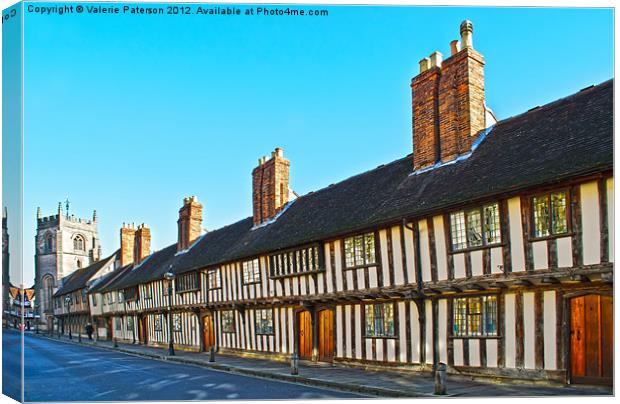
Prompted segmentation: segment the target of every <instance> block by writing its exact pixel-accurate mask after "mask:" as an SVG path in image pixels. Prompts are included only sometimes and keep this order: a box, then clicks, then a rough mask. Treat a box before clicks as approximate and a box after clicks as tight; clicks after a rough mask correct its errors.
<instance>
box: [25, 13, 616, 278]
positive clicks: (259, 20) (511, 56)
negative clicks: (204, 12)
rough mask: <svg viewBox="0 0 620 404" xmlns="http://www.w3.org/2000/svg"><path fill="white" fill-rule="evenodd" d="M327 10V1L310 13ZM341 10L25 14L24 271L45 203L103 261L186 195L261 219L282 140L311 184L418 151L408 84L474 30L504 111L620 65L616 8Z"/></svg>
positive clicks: (158, 224) (159, 229)
mask: <svg viewBox="0 0 620 404" xmlns="http://www.w3.org/2000/svg"><path fill="white" fill-rule="evenodd" d="M313 8H315V7H313ZM322 8H327V9H328V10H329V17H258V16H254V17H243V16H240V17H231V16H227V17H223V16H209V17H207V16H168V15H165V16H161V17H160V16H135V15H134V16H128V15H122V14H121V15H87V14H80V15H77V14H72V15H70V14H65V15H62V16H58V15H52V16H40V15H35V14H31V13H26V16H25V49H24V52H25V54H24V69H25V86H24V91H25V93H24V94H25V128H24V131H25V132H24V133H25V144H24V147H25V153H26V154H25V162H24V164H25V172H24V175H25V184H24V185H25V189H24V192H25V202H24V215H25V219H24V226H25V229H26V232H25V235H24V237H25V244H26V245H25V251H24V254H25V257H26V262H25V274H24V278H25V279H26V282H27V283H29V282H30V280H32V279H33V266H34V265H33V261H32V259H31V258H30V257H33V256H34V246H33V242H32V241H33V239H34V234H35V226H36V220H35V215H36V209H37V206H40V207H41V209H42V212H43V214H44V215H50V214H54V213H55V211H56V208H57V204H58V202H59V201H63V200H64V199H65V197H66V196H69V199H70V200H71V201H72V204H71V212H72V213H75V214H76V215H78V216H81V217H91V215H92V210H93V209H97V212H98V217H99V232H100V239H101V244H102V246H103V251H104V254H109V253H111V252H113V251H114V250H115V249H116V248H118V244H119V241H118V238H119V236H118V232H119V228H120V226H121V224H122V222H135V223H142V222H145V223H147V224H149V225H150V227H151V231H152V235H153V245H152V248H153V250H157V249H160V248H162V247H165V246H166V245H169V244H170V243H173V242H175V241H176V220H177V216H178V209H179V207H180V206H181V203H182V199H183V197H185V196H188V195H197V196H198V198H199V199H200V200H201V201H202V202H203V204H204V222H203V225H204V227H206V228H207V229H216V228H219V227H222V226H224V225H226V224H230V223H232V222H235V221H237V220H239V219H242V218H245V217H247V216H250V215H251V204H252V202H251V175H250V174H251V170H252V168H253V167H254V166H255V165H256V163H257V159H258V158H259V157H260V156H262V155H266V154H268V153H269V152H270V151H271V150H273V148H275V147H283V148H284V150H285V156H286V157H288V158H289V159H290V160H291V186H292V188H293V189H294V190H295V191H296V192H297V193H298V194H306V193H307V192H309V191H312V190H316V189H319V188H322V187H324V186H327V185H329V184H330V183H334V182H338V181H340V180H343V179H345V178H347V177H349V176H351V175H354V174H357V173H360V172H362V171H366V170H368V169H372V168H374V167H376V166H378V165H380V164H383V163H386V162H389V161H392V160H394V159H397V158H400V157H403V156H405V155H407V154H409V153H411V151H412V145H411V92H410V87H409V83H410V80H411V78H412V77H413V76H414V75H415V74H416V73H417V71H418V61H419V60H420V59H421V58H423V57H426V56H428V55H429V54H430V53H431V52H433V51H435V50H439V51H440V52H442V53H443V54H444V55H445V57H447V55H449V42H450V41H451V40H452V39H458V35H459V23H460V22H461V20H463V19H470V20H472V21H473V23H474V47H475V48H476V49H477V50H479V51H480V52H482V53H483V54H484V56H485V58H486V70H485V75H486V97H487V104H488V105H489V106H490V107H491V108H492V109H493V110H494V111H495V113H496V115H497V116H498V117H499V118H500V119H503V118H507V117H509V116H512V115H515V114H519V113H521V112H524V111H526V110H528V109H530V108H532V107H534V106H536V105H542V104H545V103H547V102H550V101H553V100H555V99H557V98H560V97H563V96H565V95H569V94H571V93H573V92H576V91H578V90H580V89H581V88H583V87H586V86H589V85H591V84H596V83H600V82H602V81H605V80H607V79H609V78H611V77H612V76H613V11H612V10H610V9H558V8H555V9H550V8H541V9H535V8H523V9H514V8H446V7H443V8H437V7H435V8H433V7H349V6H339V7H322Z"/></svg>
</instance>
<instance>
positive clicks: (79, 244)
mask: <svg viewBox="0 0 620 404" xmlns="http://www.w3.org/2000/svg"><path fill="white" fill-rule="evenodd" d="M73 251H86V239H85V238H84V236H82V235H81V234H76V235H75V236H74V237H73Z"/></svg>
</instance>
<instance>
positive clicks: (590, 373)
mask: <svg viewBox="0 0 620 404" xmlns="http://www.w3.org/2000/svg"><path fill="white" fill-rule="evenodd" d="M570 312H571V332H570V338H571V341H570V351H571V352H570V363H571V366H570V372H571V382H572V383H585V384H609V385H611V384H612V382H613V344H614V337H613V304H612V297H611V296H600V295H587V296H579V297H575V298H573V299H571V305H570Z"/></svg>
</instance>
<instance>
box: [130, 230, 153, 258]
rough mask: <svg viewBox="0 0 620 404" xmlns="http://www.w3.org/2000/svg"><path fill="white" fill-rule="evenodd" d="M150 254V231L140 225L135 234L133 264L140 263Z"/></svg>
mask: <svg viewBox="0 0 620 404" xmlns="http://www.w3.org/2000/svg"><path fill="white" fill-rule="evenodd" d="M150 253H151V229H149V228H148V227H147V226H145V225H144V223H143V224H141V225H140V226H138V229H137V230H136V233H135V243H134V259H135V264H136V265H137V264H139V263H141V262H142V261H143V260H144V259H145V258H146V257H147V256H148V255H149V254H150Z"/></svg>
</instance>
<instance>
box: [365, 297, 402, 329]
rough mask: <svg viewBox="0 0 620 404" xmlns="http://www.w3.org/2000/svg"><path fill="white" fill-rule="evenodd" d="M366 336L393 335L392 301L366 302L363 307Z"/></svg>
mask: <svg viewBox="0 0 620 404" xmlns="http://www.w3.org/2000/svg"><path fill="white" fill-rule="evenodd" d="M364 314H365V320H366V337H393V336H394V335H395V334H394V305H393V304H392V303H380V304H367V305H366V306H365V307H364Z"/></svg>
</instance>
